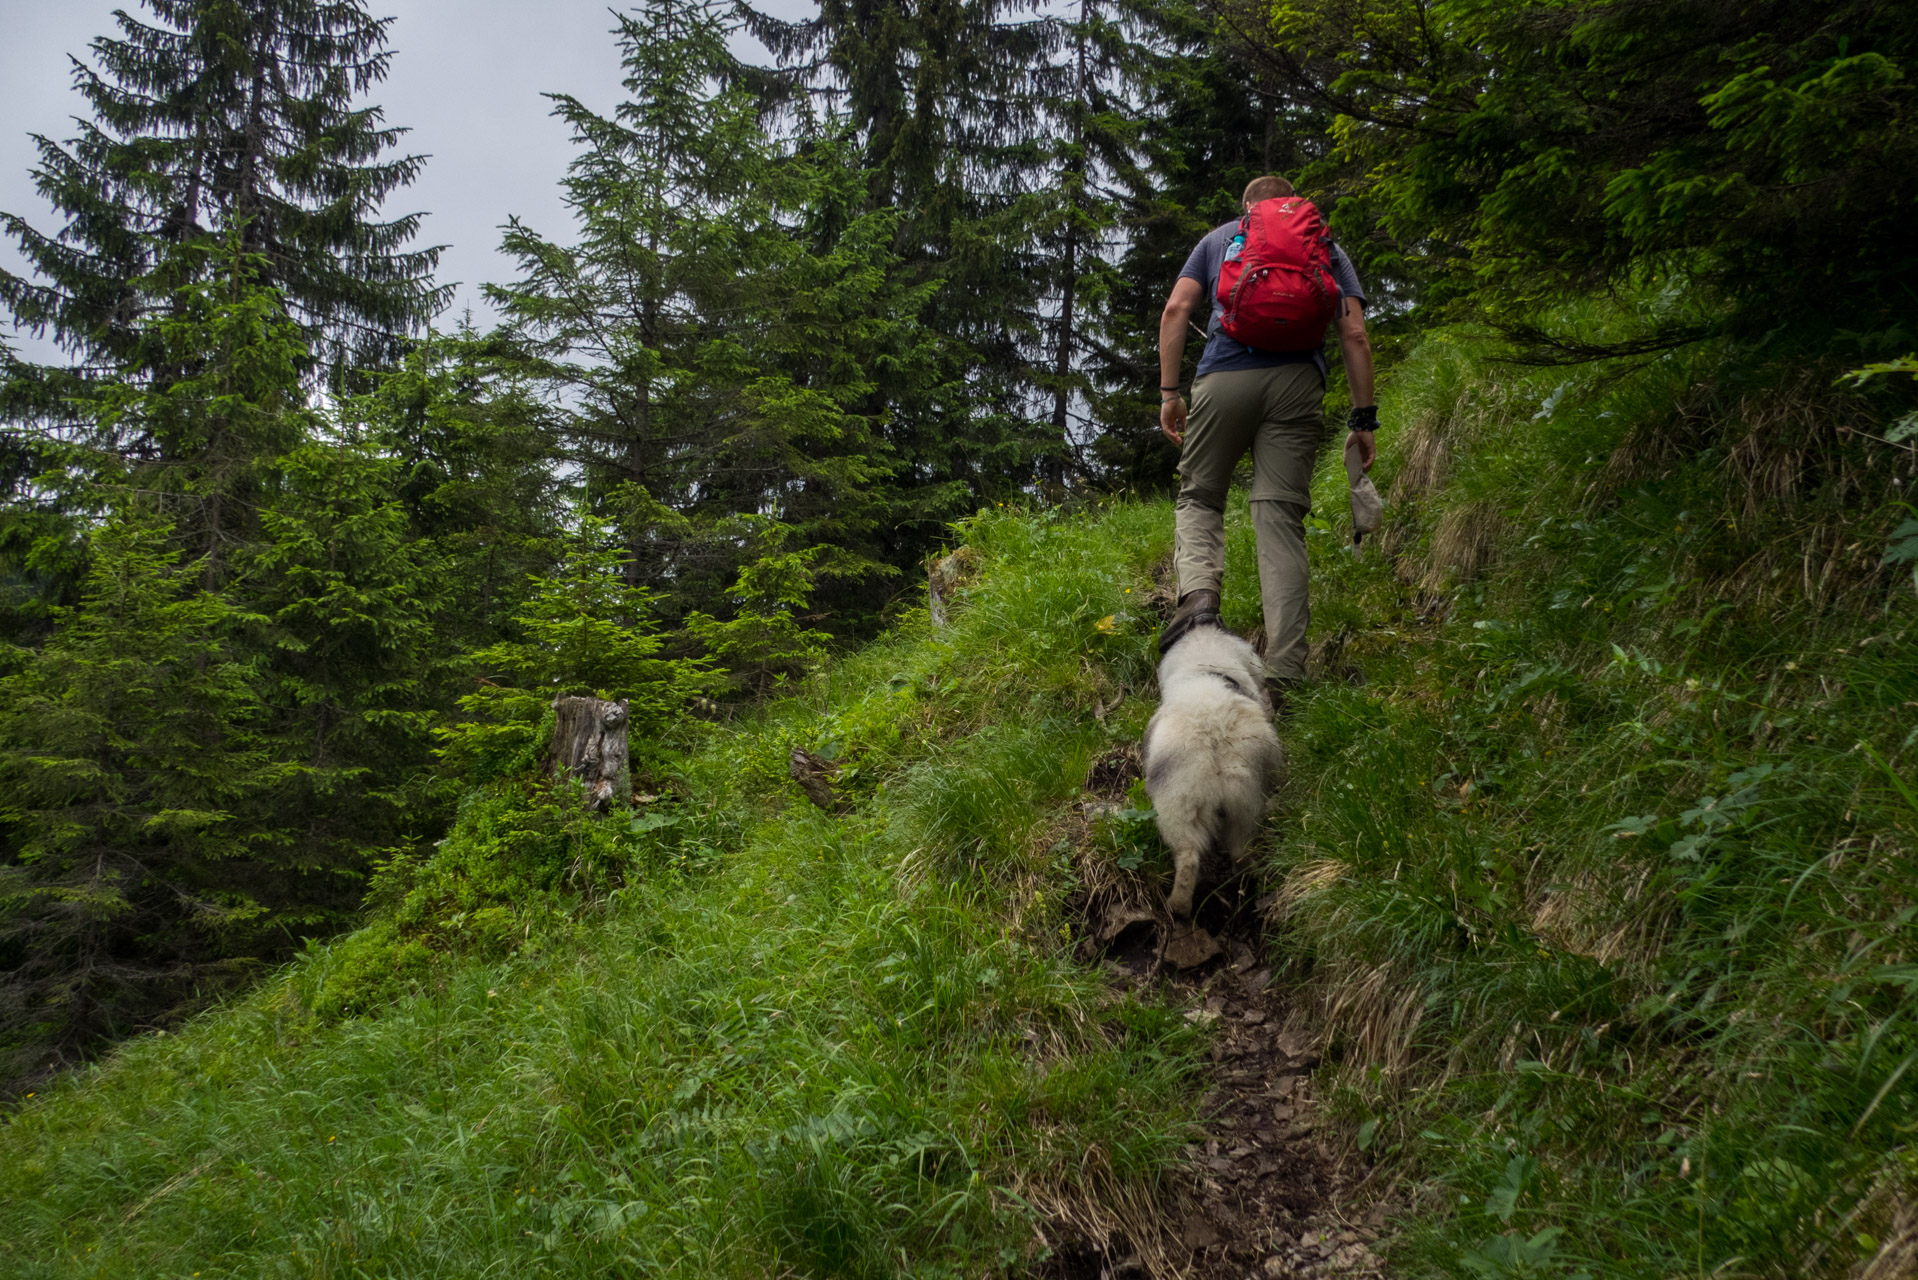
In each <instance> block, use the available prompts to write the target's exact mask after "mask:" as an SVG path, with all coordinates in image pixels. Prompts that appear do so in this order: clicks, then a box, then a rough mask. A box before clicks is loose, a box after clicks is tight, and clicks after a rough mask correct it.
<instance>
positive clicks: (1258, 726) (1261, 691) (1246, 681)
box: [1143, 626, 1281, 920]
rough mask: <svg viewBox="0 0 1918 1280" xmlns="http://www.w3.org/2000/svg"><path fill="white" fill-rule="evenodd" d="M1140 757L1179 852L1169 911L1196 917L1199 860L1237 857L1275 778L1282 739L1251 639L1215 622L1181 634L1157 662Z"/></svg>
mask: <svg viewBox="0 0 1918 1280" xmlns="http://www.w3.org/2000/svg"><path fill="white" fill-rule="evenodd" d="M1143 754H1144V764H1145V793H1146V794H1147V795H1148V796H1150V797H1151V798H1152V807H1153V808H1154V809H1155V810H1156V811H1157V813H1158V819H1159V834H1160V835H1161V836H1162V837H1164V838H1165V842H1166V844H1167V845H1168V846H1170V847H1171V849H1172V866H1173V876H1172V892H1171V893H1170V894H1168V895H1167V897H1166V902H1165V905H1166V909H1167V910H1168V911H1170V912H1171V913H1172V914H1173V916H1174V917H1176V918H1178V919H1181V920H1186V919H1190V918H1191V916H1192V897H1193V894H1194V892H1195V891H1196V890H1197V889H1198V885H1199V867H1200V863H1201V862H1202V861H1203V860H1204V859H1205V857H1206V855H1207V854H1208V853H1211V854H1219V853H1223V854H1225V855H1227V856H1228V857H1229V858H1230V859H1231V861H1232V862H1233V863H1234V864H1235V865H1236V864H1237V862H1238V861H1239V859H1240V858H1242V857H1243V856H1244V855H1245V847H1246V845H1247V844H1249V843H1251V840H1252V837H1253V836H1254V835H1255V834H1256V833H1257V832H1258V829H1259V823H1260V822H1261V821H1263V820H1264V818H1265V809H1266V797H1267V796H1268V795H1269V794H1270V792H1271V789H1272V787H1273V786H1275V785H1276V784H1277V782H1278V776H1279V764H1280V759H1281V754H1280V750H1279V737H1278V735H1277V734H1276V733H1274V732H1272V703H1271V701H1270V700H1269V699H1268V698H1267V697H1266V692H1265V664H1264V663H1263V662H1261V661H1260V660H1259V655H1258V654H1256V653H1254V652H1253V650H1252V646H1251V645H1249V644H1247V643H1246V642H1245V641H1243V640H1241V639H1239V638H1238V637H1237V636H1235V635H1233V634H1232V633H1231V632H1229V631H1225V630H1223V629H1221V628H1219V627H1217V626H1199V627H1195V628H1193V630H1192V631H1190V632H1188V633H1187V634H1186V635H1185V636H1183V637H1181V638H1180V639H1179V640H1178V642H1177V643H1175V644H1174V645H1173V646H1172V648H1171V650H1170V651H1168V652H1167V653H1166V655H1165V658H1164V660H1163V661H1161V662H1160V663H1159V709H1158V710H1157V711H1155V712H1153V714H1152V720H1151V722H1150V723H1148V724H1147V725H1146V727H1145V749H1144V753H1143Z"/></svg>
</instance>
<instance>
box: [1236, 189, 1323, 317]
mask: <svg viewBox="0 0 1918 1280" xmlns="http://www.w3.org/2000/svg"><path fill="white" fill-rule="evenodd" d="M1218 292H1219V303H1220V305H1221V306H1223V307H1224V308H1225V314H1224V315H1222V316H1220V317H1219V328H1221V329H1223V330H1225V333H1226V336H1227V337H1229V338H1231V339H1232V340H1233V341H1234V342H1243V343H1244V344H1245V345H1246V346H1248V347H1254V348H1256V349H1258V350H1260V351H1316V350H1318V348H1319V347H1321V346H1323V345H1324V344H1325V328H1326V326H1327V325H1329V324H1331V323H1332V317H1333V316H1334V315H1335V314H1337V311H1338V299H1339V286H1338V281H1337V280H1335V279H1334V278H1333V276H1332V238H1331V236H1329V235H1327V234H1326V230H1325V219H1324V218H1322V217H1320V216H1319V211H1318V208H1317V207H1316V206H1315V205H1314V204H1313V203H1312V202H1311V201H1310V200H1302V199H1300V198H1299V197H1297V196H1280V197H1277V198H1275V199H1272V200H1261V201H1259V203H1257V204H1255V205H1253V206H1252V207H1251V209H1249V210H1247V211H1246V215H1245V217H1243V218H1241V219H1239V234H1238V236H1237V237H1236V238H1235V239H1234V240H1233V241H1232V243H1231V244H1229V245H1227V246H1226V249H1225V262H1224V263H1223V264H1222V265H1221V266H1220V267H1219V290H1218Z"/></svg>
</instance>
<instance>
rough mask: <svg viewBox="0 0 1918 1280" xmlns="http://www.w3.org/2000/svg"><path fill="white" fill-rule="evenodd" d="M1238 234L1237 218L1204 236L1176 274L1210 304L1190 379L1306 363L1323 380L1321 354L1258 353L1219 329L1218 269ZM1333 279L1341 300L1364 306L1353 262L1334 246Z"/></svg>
mask: <svg viewBox="0 0 1918 1280" xmlns="http://www.w3.org/2000/svg"><path fill="white" fill-rule="evenodd" d="M1238 234H1239V220H1238V219H1237V218H1234V219H1233V220H1232V221H1230V222H1227V223H1225V224H1223V225H1221V226H1217V227H1214V228H1213V229H1212V230H1210V231H1208V232H1206V233H1205V238H1204V239H1202V240H1200V241H1199V243H1198V245H1197V246H1196V247H1195V248H1194V249H1193V250H1192V256H1191V257H1189V258H1187V259H1186V260H1185V269H1184V270H1183V271H1181V272H1179V276H1180V278H1181V279H1185V278H1190V279H1193V280H1197V281H1198V282H1199V287H1200V288H1202V289H1204V290H1205V293H1206V296H1207V297H1208V298H1210V299H1211V300H1212V323H1211V324H1209V325H1207V326H1206V330H1205V333H1206V339H1205V352H1204V354H1202V355H1201V356H1200V357H1199V367H1198V370H1197V371H1196V372H1195V373H1194V374H1193V375H1192V376H1193V377H1195V378H1196V377H1200V376H1202V375H1204V374H1208V373H1212V372H1214V371H1215V370H1227V369H1270V368H1273V367H1275V366H1277V365H1282V364H1302V363H1304V362H1305V361H1308V360H1309V361H1311V362H1312V363H1313V364H1316V365H1317V366H1318V367H1319V374H1320V376H1324V374H1325V352H1324V351H1322V350H1320V351H1260V350H1259V349H1258V348H1256V347H1248V346H1246V345H1245V344H1244V343H1242V342H1234V341H1233V340H1232V339H1231V338H1229V337H1227V336H1226V335H1225V333H1224V331H1223V330H1221V329H1220V328H1219V317H1220V316H1222V315H1224V314H1225V305H1224V304H1223V303H1221V302H1220V301H1219V267H1220V266H1221V265H1222V264H1223V263H1224V262H1225V247H1226V246H1227V245H1229V244H1231V243H1232V237H1233V236H1236V235H1238ZM1332 278H1333V280H1335V281H1337V282H1338V286H1339V296H1340V297H1341V298H1356V299H1357V300H1358V303H1359V305H1360V306H1364V305H1365V286H1364V285H1362V284H1360V283H1359V273H1358V272H1356V271H1354V270H1352V260H1351V259H1350V258H1348V257H1346V256H1345V250H1343V249H1341V248H1339V247H1338V246H1337V245H1333V246H1332Z"/></svg>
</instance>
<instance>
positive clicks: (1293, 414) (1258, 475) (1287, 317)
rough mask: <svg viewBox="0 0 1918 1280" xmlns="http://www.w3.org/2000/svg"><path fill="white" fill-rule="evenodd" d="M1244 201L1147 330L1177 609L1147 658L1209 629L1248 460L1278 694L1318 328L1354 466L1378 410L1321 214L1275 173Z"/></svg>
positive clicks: (1295, 659)
mask: <svg viewBox="0 0 1918 1280" xmlns="http://www.w3.org/2000/svg"><path fill="white" fill-rule="evenodd" d="M1244 203H1245V210H1246V217H1245V219H1244V220H1243V221H1242V222H1228V223H1226V224H1225V225H1224V226H1221V227H1216V228H1214V229H1213V230H1212V231H1210V232H1208V233H1207V234H1206V236H1205V238H1204V239H1202V240H1200V241H1199V244H1198V247H1197V248H1195V249H1193V250H1192V256H1191V257H1190V258H1188V259H1186V264H1185V269H1184V270H1183V271H1181V272H1180V273H1179V279H1178V282H1177V283H1176V284H1174V285H1173V287H1172V296H1171V297H1170V298H1168V299H1167V300H1166V304H1165V314H1164V315H1163V316H1162V317H1161V318H1160V320H1159V384H1160V385H1159V398H1160V400H1161V402H1162V403H1161V404H1160V407H1159V429H1160V430H1162V431H1163V432H1165V435H1166V438H1167V439H1169V440H1171V441H1172V443H1174V444H1176V445H1180V446H1181V450H1180V454H1179V499H1178V505H1177V512H1176V521H1177V523H1176V526H1175V537H1174V550H1173V558H1174V561H1175V565H1176V568H1177V571H1178V575H1179V607H1178V611H1177V612H1176V613H1174V614H1173V615H1172V618H1171V620H1170V621H1168V622H1167V623H1166V625H1165V629H1164V630H1163V631H1161V632H1160V634H1159V651H1160V652H1161V653H1163V652H1165V651H1166V650H1167V649H1169V648H1171V647H1172V645H1173V644H1174V643H1175V642H1176V641H1177V640H1178V639H1179V637H1180V636H1182V635H1184V634H1185V633H1186V632H1187V631H1190V630H1191V629H1192V628H1193V627H1194V626H1196V625H1199V624H1202V623H1207V622H1216V621H1217V619H1218V616H1219V584H1220V582H1221V581H1222V580H1223V577H1224V573H1225V495H1226V488H1227V486H1228V485H1229V484H1230V482H1231V479H1232V471H1233V469H1234V468H1235V467H1237V466H1238V463H1239V459H1241V458H1243V457H1244V456H1245V455H1246V452H1247V450H1250V451H1251V453H1252V529H1253V533H1254V535H1255V537H1256V539H1257V543H1258V552H1259V594H1260V596H1261V597H1262V598H1263V601H1264V604H1265V641H1266V649H1265V664H1266V671H1267V673H1268V678H1269V682H1270V683H1271V684H1273V685H1274V686H1275V687H1276V689H1277V690H1278V691H1280V692H1283V691H1284V690H1285V689H1286V688H1288V687H1290V686H1292V685H1295V684H1297V683H1299V682H1301V681H1303V680H1304V679H1305V626H1306V622H1307V619H1308V617H1309V615H1310V609H1309V607H1308V604H1307V601H1306V583H1307V572H1306V559H1305V517H1306V514H1307V513H1308V512H1309V511H1310V510H1311V509H1312V492H1311V490H1312V466H1313V463H1314V461H1315V460H1316V458H1317V455H1318V450H1319V443H1320V441H1321V439H1322V438H1323V436H1324V433H1325V409H1324V404H1323V401H1324V398H1325V373H1326V365H1325V351H1324V342H1325V339H1324V334H1325V329H1326V328H1327V327H1328V325H1329V327H1332V328H1334V329H1335V330H1336V332H1337V333H1338V336H1339V346H1340V348H1341V350H1342V351H1343V352H1344V355H1345V375H1346V381H1347V383H1348V384H1349V386H1350V388H1351V392H1352V404H1353V406H1354V407H1353V409H1352V415H1351V420H1350V423H1349V427H1350V434H1349V435H1348V436H1347V438H1346V448H1347V449H1348V450H1355V451H1356V452H1357V454H1358V460H1359V463H1360V465H1361V466H1363V467H1364V468H1365V469H1367V470H1370V469H1371V466H1372V462H1373V459H1374V458H1375V456H1376V449H1375V446H1374V444H1373V431H1374V429H1375V428H1376V427H1377V426H1378V409H1377V408H1376V407H1375V406H1374V403H1373V399H1372V344H1371V340H1370V339H1369V338H1368V337H1367V336H1366V333H1365V310H1364V308H1365V291H1364V289H1363V288H1362V287H1361V286H1360V284H1359V278H1358V276H1357V274H1356V273H1355V272H1354V271H1353V270H1352V264H1351V262H1350V261H1349V260H1348V259H1347V258H1346V256H1345V254H1344V253H1343V252H1342V251H1341V250H1339V248H1338V247H1337V246H1335V245H1333V244H1331V242H1330V240H1329V239H1328V238H1326V236H1325V228H1324V225H1323V223H1321V222H1320V221H1319V216H1318V211H1317V210H1316V209H1314V208H1313V207H1312V205H1311V204H1310V203H1309V202H1307V201H1304V200H1300V199H1298V198H1296V197H1295V196H1294V195H1293V191H1292V184H1291V183H1289V182H1287V181H1286V180H1285V179H1284V178H1280V177H1273V176H1268V177H1263V178H1255V179H1253V180H1252V182H1251V184H1250V185H1249V186H1247V187H1246V189H1245V196H1244ZM1222 270H1223V271H1224V273H1225V279H1224V281H1223V283H1221V279H1220V273H1221V271H1222ZM1205 302H1209V303H1210V306H1209V308H1208V310H1209V313H1210V315H1211V323H1210V325H1209V326H1208V327H1207V330H1206V342H1205V351H1204V353H1203V354H1202V355H1200V357H1199V367H1198V370H1197V372H1196V373H1195V374H1194V376H1193V380H1192V405H1191V414H1190V418H1189V419H1188V416H1187V409H1186V402H1185V397H1184V396H1183V395H1181V394H1180V390H1179V366H1180V363H1181V361H1182V359H1183V357H1184V354H1185V334H1186V324H1187V322H1188V321H1189V320H1190V319H1191V317H1192V313H1193V311H1194V310H1195V309H1196V308H1197V307H1198V306H1199V305H1200V304H1201V303H1205Z"/></svg>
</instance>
